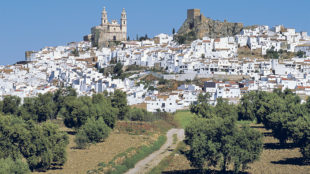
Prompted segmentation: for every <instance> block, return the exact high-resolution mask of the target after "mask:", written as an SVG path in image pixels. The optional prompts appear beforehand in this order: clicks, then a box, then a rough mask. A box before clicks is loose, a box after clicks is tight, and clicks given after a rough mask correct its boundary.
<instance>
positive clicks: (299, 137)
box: [289, 115, 310, 160]
mask: <svg viewBox="0 0 310 174" xmlns="http://www.w3.org/2000/svg"><path fill="white" fill-rule="evenodd" d="M289 129H290V132H291V134H292V138H293V140H294V143H295V144H297V145H298V146H299V147H300V152H301V154H302V155H303V157H304V159H306V160H310V116H309V115H305V116H304V117H299V118H298V119H297V120H296V121H295V122H291V123H290V125H289Z"/></svg>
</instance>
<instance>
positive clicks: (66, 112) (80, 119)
mask: <svg viewBox="0 0 310 174" xmlns="http://www.w3.org/2000/svg"><path fill="white" fill-rule="evenodd" d="M61 113H62V115H63V117H64V123H65V125H66V126H67V127H69V128H73V127H74V128H79V127H81V126H82V125H83V124H85V122H86V120H87V118H88V117H89V108H88V106H87V105H84V103H83V102H82V100H81V99H80V97H79V98H76V97H68V98H66V99H65V101H64V107H63V108H62V111H61Z"/></svg>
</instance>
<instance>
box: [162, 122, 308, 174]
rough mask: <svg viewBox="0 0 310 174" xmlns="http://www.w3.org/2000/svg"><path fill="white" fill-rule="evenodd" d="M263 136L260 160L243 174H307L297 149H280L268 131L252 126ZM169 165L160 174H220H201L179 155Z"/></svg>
mask: <svg viewBox="0 0 310 174" xmlns="http://www.w3.org/2000/svg"><path fill="white" fill-rule="evenodd" d="M252 127H253V128H255V129H258V130H259V131H261V132H262V133H263V134H264V150H263V152H262V155H261V158H260V159H259V160H258V161H256V162H254V163H252V164H250V165H249V168H248V169H247V170H246V171H245V173H250V174H309V173H310V164H304V163H303V162H302V160H301V154H300V152H299V149H298V148H295V147H294V146H292V144H290V143H288V145H287V146H286V147H280V146H279V145H278V141H277V140H276V139H274V138H273V137H272V136H271V135H270V131H267V130H266V129H264V128H263V126H262V125H253V126H252ZM169 161H170V164H169V166H167V167H166V168H165V169H164V171H163V172H162V173H166V174H181V173H182V174H183V173H184V174H185V173H220V172H219V171H217V170H209V171H204V172H201V171H199V170H196V169H194V168H192V167H191V166H190V163H189V161H188V160H187V159H186V158H185V157H184V156H183V155H180V154H175V155H174V156H173V157H172V159H170V160H169Z"/></svg>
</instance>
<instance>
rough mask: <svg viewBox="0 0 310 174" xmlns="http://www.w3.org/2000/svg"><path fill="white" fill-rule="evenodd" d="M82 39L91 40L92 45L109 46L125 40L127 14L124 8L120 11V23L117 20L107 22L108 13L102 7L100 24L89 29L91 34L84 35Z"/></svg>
mask: <svg viewBox="0 0 310 174" xmlns="http://www.w3.org/2000/svg"><path fill="white" fill-rule="evenodd" d="M84 40H88V41H92V45H93V46H94V47H98V48H102V47H109V46H111V45H113V43H114V44H115V43H116V42H120V41H126V40H127V14H126V11H125V9H123V11H122V13H121V20H120V24H119V23H118V22H117V20H112V21H111V22H109V20H108V13H107V11H106V9H105V7H104V8H103V11H102V17H101V25H100V26H95V27H93V28H92V29H91V34H90V35H88V36H85V37H84Z"/></svg>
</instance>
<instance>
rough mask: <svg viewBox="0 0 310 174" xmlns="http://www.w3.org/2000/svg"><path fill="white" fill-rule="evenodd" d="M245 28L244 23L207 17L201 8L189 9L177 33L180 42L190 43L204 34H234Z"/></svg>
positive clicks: (210, 35)
mask: <svg viewBox="0 0 310 174" xmlns="http://www.w3.org/2000/svg"><path fill="white" fill-rule="evenodd" d="M243 28H244V26H243V24H242V23H230V22H227V21H226V20H225V21H224V22H221V21H218V20H213V19H211V18H207V17H205V16H204V15H203V14H201V13H200V10H199V9H189V10H188V11H187V19H186V20H185V22H184V23H183V25H182V26H181V28H180V29H179V31H178V33H177V34H176V35H175V39H176V40H177V41H179V43H189V42H191V41H193V40H196V39H202V37H204V36H208V37H210V38H217V37H226V36H234V35H236V34H239V33H240V32H241V30H242V29H243Z"/></svg>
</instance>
